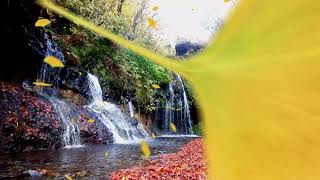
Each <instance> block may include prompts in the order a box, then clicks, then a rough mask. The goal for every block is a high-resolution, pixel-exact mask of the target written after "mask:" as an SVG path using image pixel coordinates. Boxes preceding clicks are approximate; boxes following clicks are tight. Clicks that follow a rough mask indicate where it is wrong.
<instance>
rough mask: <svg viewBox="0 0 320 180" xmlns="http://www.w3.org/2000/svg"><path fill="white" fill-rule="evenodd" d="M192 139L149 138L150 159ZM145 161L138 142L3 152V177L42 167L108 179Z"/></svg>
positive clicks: (55, 173) (53, 174)
mask: <svg viewBox="0 0 320 180" xmlns="http://www.w3.org/2000/svg"><path fill="white" fill-rule="evenodd" d="M193 138H195V137H157V138H156V139H155V140H147V143H148V144H149V146H150V149H151V153H152V155H151V159H154V158H156V157H157V156H159V155H160V154H164V153H172V152H176V151H178V150H179V148H180V147H181V146H183V145H184V144H186V143H187V142H189V141H190V140H192V139H193ZM106 152H107V153H108V155H107V156H105V153H106ZM143 162H144V158H143V155H142V153H141V150H140V145H139V144H138V143H135V144H109V145H94V146H93V145H87V146H84V147H80V148H71V149H66V148H64V149H61V150H58V151H50V152H48V151H38V152H28V153H14V154H0V179H7V178H8V177H16V178H17V177H21V175H22V172H23V171H26V170H38V171H39V170H41V169H45V170H46V171H48V173H47V174H50V176H44V177H42V178H54V179H65V178H64V175H65V174H78V176H77V177H82V178H83V179H106V173H108V172H112V171H114V170H118V169H121V168H128V167H131V166H136V165H140V164H142V163H143ZM82 178H81V179H82ZM19 179H20V178H19ZM76 179H78V178H76Z"/></svg>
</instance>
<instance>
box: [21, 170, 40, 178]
mask: <svg viewBox="0 0 320 180" xmlns="http://www.w3.org/2000/svg"><path fill="white" fill-rule="evenodd" d="M22 174H23V175H24V176H25V177H41V176H42V174H41V173H40V172H38V171H36V170H27V171H24V172H23V173H22Z"/></svg>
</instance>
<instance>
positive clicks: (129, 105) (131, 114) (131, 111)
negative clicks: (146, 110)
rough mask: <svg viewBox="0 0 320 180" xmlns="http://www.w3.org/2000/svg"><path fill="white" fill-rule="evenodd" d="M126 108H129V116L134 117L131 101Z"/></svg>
mask: <svg viewBox="0 0 320 180" xmlns="http://www.w3.org/2000/svg"><path fill="white" fill-rule="evenodd" d="M128 108H129V112H130V117H131V118H133V117H134V107H133V104H132V101H129V102H128Z"/></svg>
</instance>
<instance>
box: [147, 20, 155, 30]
mask: <svg viewBox="0 0 320 180" xmlns="http://www.w3.org/2000/svg"><path fill="white" fill-rule="evenodd" d="M148 23H149V26H150V27H152V28H155V27H156V22H155V21H154V20H153V19H152V18H148Z"/></svg>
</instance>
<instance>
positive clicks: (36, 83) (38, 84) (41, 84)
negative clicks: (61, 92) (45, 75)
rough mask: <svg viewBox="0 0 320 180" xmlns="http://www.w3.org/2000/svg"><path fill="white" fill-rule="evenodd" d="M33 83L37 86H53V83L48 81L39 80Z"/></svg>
mask: <svg viewBox="0 0 320 180" xmlns="http://www.w3.org/2000/svg"><path fill="white" fill-rule="evenodd" d="M32 84H34V85H36V86H47V87H49V86H52V84H48V83H45V82H39V81H37V82H33V83H32Z"/></svg>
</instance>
